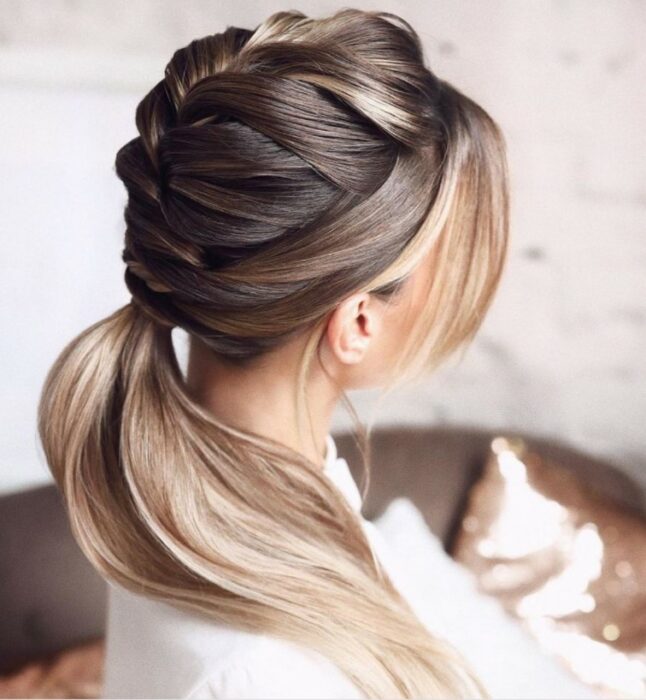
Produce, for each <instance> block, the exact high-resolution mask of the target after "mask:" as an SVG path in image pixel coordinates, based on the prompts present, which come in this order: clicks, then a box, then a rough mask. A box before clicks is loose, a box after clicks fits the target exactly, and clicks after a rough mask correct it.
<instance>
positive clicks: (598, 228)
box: [0, 0, 646, 492]
mask: <svg viewBox="0 0 646 700" xmlns="http://www.w3.org/2000/svg"><path fill="white" fill-rule="evenodd" d="M288 5H289V7H290V8H294V9H299V10H301V11H303V12H305V13H306V14H312V15H317V14H318V15H322V14H327V13H329V12H331V11H333V10H334V9H337V8H339V7H342V6H344V5H343V3H340V2H332V1H327V2H325V1H322V0H316V1H315V2H301V1H295V2H293V3H291V4H289V3H288ZM354 6H356V7H361V8H365V9H381V10H388V11H391V12H395V13H398V14H400V15H401V16H402V17H404V18H405V19H407V20H408V21H409V22H410V23H411V24H412V25H413V26H414V27H415V28H416V29H417V30H418V32H419V34H420V35H421V37H422V40H423V43H424V46H425V50H426V52H427V62H428V64H429V65H430V67H431V69H432V70H434V71H435V72H436V73H437V74H438V75H439V76H440V77H441V78H443V79H446V80H449V81H450V82H452V83H454V84H455V85H456V86H457V87H458V88H459V89H461V90H463V91H464V92H466V93H467V94H468V95H470V96H472V97H473V98H474V99H475V100H476V101H478V102H479V103H480V104H482V106H483V107H484V108H485V109H487V110H488V111H489V112H490V114H491V115H492V116H493V117H494V119H496V120H497V121H498V122H499V123H500V125H501V126H502V128H503V131H504V132H505V135H506V138H507V142H508V152H509V162H510V169H511V180H512V237H511V246H510V254H509V259H508V265H507V269H506V272H505V274H504V276H503V280H502V282H501V285H500V288H499V292H498V295H497V298H496V301H495V302H494V305H493V307H492V309H491V310H490V313H489V316H488V317H487V319H486V321H485V323H484V325H483V327H482V329H481V331H480V333H479V335H478V337H477V338H476V340H475V342H474V343H473V345H472V346H471V347H470V348H469V349H468V350H467V352H466V354H465V355H464V357H463V358H462V360H461V361H460V362H457V361H455V362H453V363H450V364H449V365H447V366H446V367H445V368H444V369H443V370H442V371H440V372H439V373H438V374H437V375H436V376H435V377H434V378H432V379H431V380H429V381H428V382H427V383H425V384H424V385H420V386H418V387H416V388H415V389H414V390H407V391H406V392H405V393H404V394H403V395H401V394H400V395H399V396H401V400H399V399H398V400H397V401H393V402H390V403H388V404H386V405H385V406H384V407H383V409H381V411H380V413H379V416H378V423H379V424H419V423H422V424H433V425H452V424H462V425H478V426H484V427H491V428H494V427H505V428H508V429H518V430H529V431H531V432H532V433H535V434H539V435H543V436H545V437H554V438H563V439H565V440H566V441H567V442H568V443H570V444H572V445H574V446H577V447H580V448H583V449H585V450H586V451H588V452H591V453H593V454H595V455H598V456H602V457H605V458H608V459H612V460H613V461H616V462H617V463H618V464H619V466H620V467H621V468H622V469H624V470H626V472H628V473H629V474H630V475H631V476H633V477H636V478H637V479H638V480H640V482H641V483H644V484H645V485H646V469H645V467H646V362H645V360H644V358H645V357H646V190H645V189H644V188H645V183H646V159H645V158H644V145H645V141H646V130H645V129H644V124H646V98H645V97H644V94H643V85H644V84H645V83H646V53H645V52H644V48H643V46H644V41H643V40H644V36H645V33H644V32H645V29H646V3H644V2H640V1H639V0H634V1H631V0H616V1H614V2H603V1H598V0H597V1H594V0H592V1H591V0H544V1H542V2H532V1H529V0H488V1H487V2H480V3H474V2H468V1H464V0H433V1H432V2H431V1H429V2H424V3H418V2H415V3H414V2H393V1H387V0H383V1H382V2H378V3H376V2H364V1H361V0H357V1H356V2H355V3H354ZM286 7H287V6H286V5H285V3H283V2H280V1H275V2H274V1H268V0H263V1H261V0H254V1H252V2H250V1H248V0H237V1H236V2H230V3H227V2H214V1H213V0H182V2H174V1H171V0H110V1H109V2H107V1H106V2H97V1H96V0H76V1H72V0H2V1H1V2H0V100H1V101H2V110H0V120H1V126H0V135H1V136H0V139H1V143H2V148H1V149H0V166H1V167H2V172H3V173H4V175H3V178H2V181H3V185H2V187H1V188H0V206H1V208H2V218H1V220H0V235H1V237H2V238H1V243H2V256H1V261H2V262H1V265H2V271H1V273H2V274H1V275H0V314H1V316H0V321H1V323H2V328H3V332H2V341H1V347H2V368H3V372H2V378H1V379H0V385H1V392H2V397H3V401H2V404H1V406H0V425H1V426H2V428H1V429H0V492H9V491H14V490H17V489H20V488H22V487H25V486H27V485H34V484H38V483H42V482H47V481H49V479H50V477H49V474H48V471H47V469H46V466H45V463H44V459H43V456H42V454H41V452H40V447H39V444H38V440H37V437H36V429H35V415H36V414H35V410H36V402H37V397H38V393H39V390H40V387H41V385H42V382H43V380H44V376H45V373H46V371H47V369H48V367H49V366H50V364H51V363H52V362H53V360H54V358H55V356H56V355H57V353H58V352H59V351H60V350H61V349H62V346H63V344H64V343H65V342H67V341H68V340H69V339H71V337H72V336H73V335H75V334H77V333H78V332H80V331H81V330H82V329H83V328H85V327H86V326H87V325H89V324H90V323H92V322H94V321H95V320H98V319H99V318H102V317H104V316H106V315H108V314H109V313H111V312H112V311H113V310H114V309H115V308H116V307H117V306H119V305H121V304H123V303H125V302H126V301H127V300H128V298H129V297H128V294H127V291H126V288H125V284H124V283H123V264H122V262H121V260H120V251H121V245H122V237H123V219H122V208H123V205H124V203H125V190H124V188H123V186H122V184H121V183H120V181H119V180H118V179H117V177H116V175H115V173H114V170H113V162H114V157H115V154H116V151H117V149H118V148H119V147H120V146H121V145H122V144H124V143H125V142H126V141H127V140H129V139H131V138H132V137H133V136H135V124H134V112H135V108H136V105H137V103H138V101H139V100H140V99H141V97H142V96H143V95H144V94H145V93H146V92H147V91H148V90H149V89H150V88H151V87H152V86H153V85H154V84H155V83H156V82H157V81H158V80H159V79H160V78H161V77H162V75H163V70H164V66H165V65H166V63H167V61H168V60H169V59H170V57H171V55H172V52H173V51H174V50H175V49H176V48H178V47H179V46H180V45H182V46H183V45H185V44H186V43H188V42H189V41H190V40H191V39H193V38H195V37H197V36H204V35H205V34H210V33H214V32H217V31H222V30H223V29H224V28H225V27H226V26H227V25H229V24H234V25H238V26H243V27H248V28H252V27H254V26H256V25H257V24H258V23H259V22H260V21H261V20H262V19H264V18H265V16H266V15H268V14H269V13H271V12H273V11H276V10H278V9H285V8H286ZM178 350H179V352H180V353H181V352H182V340H181V338H178ZM373 398H374V397H373V395H372V393H371V392H355V393H354V395H353V399H354V402H355V405H356V407H357V409H358V411H359V414H360V415H361V416H362V417H363V418H366V417H367V415H368V412H369V407H370V404H371V401H372V400H373ZM335 421H336V422H335V428H338V429H341V428H344V427H349V425H350V421H349V419H348V417H347V415H346V413H345V411H343V410H342V409H340V410H339V412H338V415H337V416H336V417H335Z"/></svg>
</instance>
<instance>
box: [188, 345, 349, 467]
mask: <svg viewBox="0 0 646 700" xmlns="http://www.w3.org/2000/svg"><path fill="white" fill-rule="evenodd" d="M301 353H302V341H300V339H297V342H294V341H292V342H290V343H289V344H287V345H284V346H282V347H281V348H280V349H279V350H278V351H275V352H274V353H270V354H267V355H265V356H263V357H262V358H261V359H260V360H259V361H257V362H256V363H255V364H254V365H253V366H250V367H246V368H237V367H230V366H228V365H225V364H223V363H222V362H220V361H219V360H218V358H217V357H216V356H215V355H214V353H213V352H212V351H211V350H210V349H209V348H208V347H207V346H206V345H205V344H204V343H203V342H202V341H201V340H199V339H198V338H195V337H194V336H190V346H189V354H188V366H187V376H186V383H187V387H188V391H189V393H190V394H191V396H192V397H193V399H194V400H195V401H197V402H198V403H199V404H200V405H201V406H202V407H203V408H205V409H207V410H208V411H209V412H211V413H212V414H213V415H215V416H216V417H217V418H218V419H220V420H222V421H224V422H226V423H228V424H230V425H232V426H233V427H235V428H239V429H243V430H249V431H253V432H255V433H258V434H260V435H263V436H265V437H269V438H272V439H274V440H277V441H278V442H281V443H283V444H284V445H287V446H288V447H291V448H292V449H294V450H296V451H297V452H300V453H301V454H303V455H305V456H306V457H307V458H308V459H310V460H312V461H313V462H315V463H316V464H319V465H321V467H322V466H323V463H324V458H325V450H326V441H325V438H326V436H327V434H328V432H329V430H330V424H331V421H332V414H333V411H334V408H335V405H336V403H337V401H338V398H339V395H338V392H337V391H336V390H335V389H334V386H333V384H332V382H330V380H329V378H328V377H327V375H326V374H325V373H324V372H323V371H322V368H321V367H320V366H319V364H318V363H317V362H316V361H314V362H313V363H312V368H311V369H312V371H311V376H310V378H309V382H308V385H307V395H308V401H309V405H310V416H311V422H312V433H309V431H307V430H305V431H304V433H305V434H304V435H303V439H304V440H305V441H306V442H305V444H304V445H302V444H300V443H299V439H298V432H297V429H296V426H297V416H296V413H295V411H296V408H295V405H294V396H295V391H296V375H297V369H298V362H299V359H300V357H301ZM303 425H304V426H307V416H304V417H303Z"/></svg>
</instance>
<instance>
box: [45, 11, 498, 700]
mask: <svg viewBox="0 0 646 700" xmlns="http://www.w3.org/2000/svg"><path fill="white" fill-rule="evenodd" d="M135 121H136V126H137V131H138V135H137V136H136V137H135V138H133V139H132V140H131V141H129V142H128V143H126V144H125V145H124V146H123V147H122V148H120V150H119V151H118V153H117V156H116V164H115V165H116V173H117V175H118V176H119V178H120V179H121V180H122V181H123V183H124V185H125V187H126V190H127V194H128V200H127V205H126V207H125V224H126V230H125V244H124V248H123V261H124V262H125V263H126V269H125V283H126V285H127V288H128V290H129V292H130V293H131V296H132V299H131V302H130V303H128V304H126V305H124V306H123V307H121V308H119V309H117V310H116V311H115V312H114V313H112V314H111V315H109V316H108V317H107V318H104V319H101V320H99V321H97V322H96V323H94V324H93V325H91V326H90V327H89V328H87V329H86V330H84V331H83V332H82V333H80V334H79V335H78V336H77V337H76V338H74V339H73V340H71V341H70V342H69V343H68V344H67V345H66V347H65V348H64V349H63V350H62V352H61V353H60V355H59V356H58V358H57V359H56V361H55V363H54V364H53V366H52V368H51V369H50V371H49V374H48V376H47V379H46V381H45V384H44V387H43V391H42V395H41V399H40V404H39V407H38V429H39V434H40V438H41V441H42V444H43V447H44V451H45V455H46V458H47V461H48V464H49V467H50V469H51V472H52V474H53V476H54V478H55V480H56V482H57V484H58V486H59V488H60V490H61V492H62V494H63V496H64V499H65V503H66V508H67V512H68V516H69V519H70V523H71V526H72V530H73V533H74V535H75V537H76V539H77V540H78V542H79V544H80V546H81V548H82V549H83V551H84V553H85V555H86V556H87V557H88V558H89V560H90V561H91V563H92V564H93V566H94V567H95V568H96V569H97V570H98V571H99V572H100V573H101V574H102V575H103V576H104V577H106V578H108V579H110V580H112V581H114V582H116V583H118V584H120V585H122V586H124V587H126V588H128V589H130V590H132V591H134V592H136V593H139V594H144V595H148V596H151V597H154V598H157V599H160V600H163V601H165V602H168V603H171V604H174V605H176V606H179V607H183V608H186V609H190V610H197V611H200V612H202V613H205V614H207V615H208V616H210V617H211V618H212V619H213V621H214V622H217V623H221V624H226V625H232V626H234V627H236V628H240V629H244V630H247V631H252V632H255V631H257V632H262V633H267V634H274V635H276V636H279V637H281V638H284V639H287V640H290V641H293V642H297V643H300V644H303V645H306V646H308V647H311V648H313V649H315V650H318V651H319V652H321V653H322V654H324V655H325V656H327V657H328V658H329V659H331V660H332V661H333V662H334V663H336V664H337V665H338V666H339V667H340V668H341V669H342V670H343V671H345V672H346V673H347V675H348V676H349V677H350V678H351V679H352V680H353V681H354V683H355V684H356V685H357V686H358V687H359V688H360V689H361V690H362V692H363V693H365V695H366V696H367V697H391V698H395V697H400V698H413V697H488V694H487V691H486V689H485V688H484V687H483V686H482V684H481V682H480V681H479V680H478V679H477V678H476V677H475V675H474V674H473V672H472V671H471V669H470V668H469V667H468V665H467V664H466V662H465V661H464V659H463V658H462V657H461V655H460V654H459V653H458V652H457V651H456V650H455V649H454V648H453V647H452V646H450V645H449V644H448V643H447V642H446V641H444V640H442V639H440V638H436V637H434V636H433V635H432V634H431V633H430V632H429V630H428V629H426V627H425V626H424V625H423V624H422V623H421V622H420V621H419V620H418V618H417V617H416V616H415V614H414V613H413V611H412V610H411V608H410V607H409V605H408V603H407V602H406V601H405V600H404V599H403V598H402V596H401V595H400V594H399V592H398V591H397V590H396V589H395V587H394V586H393V584H392V582H391V581H390V579H389V577H388V576H387V574H386V572H385V571H384V570H383V569H382V568H381V565H380V564H379V562H378V561H375V559H374V558H373V555H372V551H371V548H370V545H369V542H368V540H367V539H366V536H365V533H364V531H363V528H362V526H361V522H360V520H359V518H358V517H357V514H356V513H355V512H353V511H352V509H351V508H350V506H349V505H348V503H347V502H346V500H345V499H344V497H343V496H342V495H341V494H340V493H339V492H338V491H337V490H336V488H335V486H334V485H333V484H332V483H331V482H330V481H329V480H328V479H327V477H326V476H325V475H324V474H323V473H322V471H321V469H320V465H316V464H314V463H312V462H311V461H310V460H308V459H306V458H305V457H304V456H303V455H301V454H300V453H298V452H296V451H295V450H292V449H289V448H288V447H286V446H285V445H282V444H280V443H279V442H277V441H275V440H272V439H270V438H267V437H263V436H261V435H258V434H255V433H253V432H250V431H245V430H240V429H237V428H234V427H233V426H231V425H228V424H227V423H226V422H223V421H221V420H219V419H218V418H217V417H216V416H215V415H213V414H212V413H211V412H209V411H207V410H205V409H204V408H203V407H201V406H200V405H199V404H198V403H197V401H195V400H194V398H193V397H192V396H191V394H190V392H189V391H188V390H187V386H186V384H185V380H184V377H183V376H182V372H181V370H180V366H179V364H178V361H177V357H176V354H175V350H174V347H173V342H172V336H171V331H172V329H173V328H175V327H179V328H182V329H184V330H185V331H186V332H187V333H189V334H191V335H192V336H195V337H196V338H198V339H199V340H200V341H201V342H203V343H205V344H206V345H207V346H208V347H209V348H210V350H211V351H212V352H213V353H215V354H216V355H217V356H218V357H219V358H220V359H221V360H223V361H225V362H230V363H231V364H232V365H236V366H245V365H247V364H249V365H250V364H251V363H253V362H254V361H255V359H256V358H259V357H261V356H262V355H263V354H264V353H267V352H270V351H271V350H273V349H276V348H279V347H280V346H281V344H283V343H285V342H286V341H287V340H288V339H289V338H291V337H293V336H294V335H295V334H301V333H307V334H308V341H307V344H306V346H305V351H304V354H303V357H302V363H301V366H300V368H299V384H298V390H297V393H296V395H295V397H294V400H295V402H297V405H298V406H299V407H300V408H299V412H298V416H299V420H300V419H301V418H302V420H303V425H301V426H299V428H300V429H301V430H307V429H309V428H308V426H307V424H306V419H307V416H308V410H307V401H306V399H307V397H306V392H305V386H306V384H307V378H308V376H309V375H308V371H309V367H310V366H311V363H312V361H313V359H314V358H315V357H316V352H317V348H318V346H319V342H320V340H321V337H322V334H323V332H324V330H325V327H326V322H327V319H328V317H329V314H330V313H331V312H332V311H333V310H334V309H335V307H336V306H337V305H338V304H339V303H340V302H341V301H342V300H343V299H344V298H345V297H346V296H348V295H349V294H352V293H355V292H357V291H368V292H370V293H372V294H375V295H378V296H379V297H380V298H383V299H385V300H390V299H396V298H397V293H398V291H399V290H400V289H401V285H402V283H403V282H404V281H405V280H406V279H407V278H408V275H409V274H410V273H411V272H412V271H413V269H415V268H416V266H417V265H418V264H419V263H420V261H421V260H422V259H423V257H424V256H425V254H426V253H427V252H428V251H430V250H431V248H432V247H433V246H435V250H436V256H435V258H434V261H435V262H434V264H433V269H432V270H429V274H428V280H429V282H428V301H427V302H426V303H425V305H424V308H423V310H422V312H421V313H420V314H419V316H418V317H417V318H415V319H414V321H415V325H414V330H413V332H412V333H411V334H410V336H409V337H408V338H407V339H406V344H405V346H404V347H403V348H402V353H401V355H400V357H399V358H398V360H399V364H398V365H397V368H396V373H395V374H394V375H393V376H394V377H395V378H396V379H395V381H393V383H392V384H391V385H390V386H388V387H384V391H388V390H389V389H391V388H393V387H394V386H398V385H401V384H402V383H403V382H406V381H410V380H412V379H413V378H416V377H419V376H421V375H424V374H428V373H430V372H432V371H433V370H434V369H435V368H436V367H437V366H438V365H439V364H441V363H442V361H444V360H445V359H446V358H447V357H449V355H451V354H452V353H453V352H454V351H455V350H456V349H458V348H460V347H466V345H467V343H468V341H470V340H471V339H472V338H473V336H474V335H475V333H476V331H477V329H478V328H479V326H480V323H481V322H482V320H483V318H484V315H485V313H486V310H487V309H488V307H489V305H490V303H491V301H492V298H493V296H494V293H495V290H496V287H497V285H498V281H499V278H500V276H501V272H502V269H503V265H504V260H505V255H506V249H507V235H508V186H507V171H506V158H505V146H504V140H503V136H502V134H501V132H500V130H499V128H498V126H497V125H496V123H495V122H494V121H493V120H492V118H491V117H490V116H489V115H488V114H487V113H486V112H485V111H484V110H483V109H482V108H481V107H479V106H478V105H477V104H476V103H475V102H473V101H472V100H470V99H469V98H468V97H466V96H465V95H463V94H462V93H460V92H459V91H458V90H457V89H456V88H454V87H453V86H451V85H450V84H449V83H447V82H445V81H442V80H440V79H439V78H437V76H435V74H434V73H433V72H432V71H431V70H430V69H429V68H428V67H426V66H425V63H424V56H423V52H422V47H421V44H420V40H419V37H418V35H417V34H416V32H415V31H414V30H413V28H412V27H411V26H410V25H409V24H408V23H407V22H406V21H405V20H403V19H402V18H400V17H397V16H396V15H393V14H390V13H386V12H369V11H360V10H355V9H344V10H340V11H338V12H336V13H335V14H333V15H331V16H328V17H323V18H317V19H314V18H310V17H307V16H305V15H304V14H302V13H300V12H297V11H286V12H277V13H275V14H273V15H271V16H270V17H269V18H268V19H266V20H265V21H264V22H262V23H261V24H260V25H259V26H258V27H256V28H255V29H254V30H248V29H242V28H238V27H228V28H227V29H226V30H225V31H224V32H222V33H217V34H212V35H209V36H205V37H203V38H199V39H195V40H194V41H192V42H191V43H190V44H188V45H187V46H186V47H184V48H181V49H179V50H177V51H176V52H175V54H174V55H173V57H172V58H171V60H170V62H169V63H168V65H167V66H166V69H165V74H164V77H163V79H162V80H160V81H159V82H158V83H157V84H156V85H155V86H154V87H153V88H152V89H151V90H150V92H149V93H148V94H147V95H146V96H145V97H144V98H143V99H142V100H141V102H140V103H139V105H138V107H137V111H136V120H135ZM344 401H345V402H346V403H347V405H348V407H349V410H350V411H351V412H352V415H353V418H354V419H355V421H356V423H357V433H358V434H359V437H360V439H361V445H362V450H363V453H364V458H365V468H366V469H367V472H366V473H367V474H369V430H366V429H365V428H364V427H363V426H362V425H361V424H360V422H359V421H358V419H357V416H356V413H355V412H354V411H353V409H352V407H351V404H350V403H349V401H347V399H346V398H345V396H344ZM366 478H367V477H366ZM441 604H442V601H438V605H441Z"/></svg>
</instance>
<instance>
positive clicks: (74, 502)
mask: <svg viewBox="0 0 646 700" xmlns="http://www.w3.org/2000/svg"><path fill="white" fill-rule="evenodd" d="M151 367H155V376H154V377H153V376H152V375H151V372H150V368H151ZM179 376H180V370H179V365H178V363H177V359H176V357H175V353H174V350H173V346H172V340H171V327H169V326H164V325H162V324H160V323H158V322H156V321H155V320H154V319H153V318H152V317H151V316H149V315H148V314H147V313H145V312H144V311H143V310H142V309H141V308H140V307H139V306H137V305H136V303H134V302H130V303H128V304H125V305H124V306H122V307H121V308H119V309H117V310H116V311H115V312H114V313H112V314H110V315H109V316H107V317H106V318H104V319H102V320H100V321H98V322H96V323H94V324H92V325H91V326H89V327H88V328H86V329H85V330H84V331H83V332H82V333H80V334H79V335H77V336H76V337H75V338H73V339H72V340H71V341H70V342H69V343H68V344H67V345H66V346H65V347H64V348H63V350H62V351H61V353H60V355H59V356H58V357H57V359H56V361H55V362H54V364H53V365H52V367H51V368H50V370H49V372H48V374H47V377H46V379H45V383H44V385H43V388H42V391H41V396H40V401H39V404H38V434H39V437H40V440H41V443H42V445H43V450H44V453H45V456H46V459H47V463H48V466H49V469H50V471H51V473H52V475H53V477H54V480H55V481H56V483H57V485H58V487H59V490H60V492H61V493H62V495H63V499H64V503H65V506H66V509H67V514H68V518H69V521H70V525H71V528H72V532H73V534H74V536H75V538H76V539H77V541H78V543H79V545H80V546H81V548H82V549H83V551H84V552H85V554H86V555H87V556H88V558H89V559H90V560H91V562H92V563H93V565H94V566H95V567H96V568H97V569H98V570H99V571H100V572H101V573H103V574H109V575H110V576H111V577H115V575H116V578H119V576H118V572H119V571H123V572H124V573H126V569H125V565H126V562H124V561H119V559H116V558H115V557H114V556H113V555H112V554H111V550H112V551H116V550H120V551H121V552H122V553H123V552H127V551H128V549H127V548H125V549H123V548H121V547H107V546H101V543H106V544H107V543H110V542H111V543H112V544H116V543H115V542H114V536H117V535H118V536H123V534H124V530H123V529H122V528H120V527H118V525H117V526H115V525H114V523H115V522H116V520H117V519H118V518H119V517H122V518H124V519H122V520H121V522H122V523H123V522H129V523H131V524H134V523H136V522H137V521H138V518H137V517H135V516H136V513H137V510H136V508H135V507H134V504H133V502H132V498H131V497H129V496H128V494H129V492H130V489H129V488H128V484H127V483H126V480H125V478H124V473H123V469H121V467H120V445H121V438H122V433H123V432H124V425H123V422H122V418H123V416H124V415H126V414H125V413H124V404H125V402H126V400H127V397H129V396H133V393H134V395H136V394H137V393H138V392H137V391H136V390H135V387H141V385H142V384H145V383H148V384H149V383H150V382H157V383H166V382H168V381H172V379H171V378H175V379H177V378H178V377H179ZM133 390H134V392H133ZM155 427H156V428H158V427H159V426H155ZM147 429H148V427H147ZM126 430H129V426H128V427H127V428H126ZM125 511H128V512H127V513H126V512H125ZM135 537H136V539H137V542H138V545H139V546H141V544H142V538H144V540H146V541H147V542H148V544H149V545H150V552H151V553H154V552H155V551H157V549H158V546H157V547H155V546H154V542H153V541H152V540H151V538H150V536H149V535H148V534H147V531H146V528H144V527H142V528H141V530H140V532H139V533H135V532H132V538H133V542H134V539H135ZM128 578H129V579H130V580H132V577H131V576H128Z"/></svg>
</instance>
